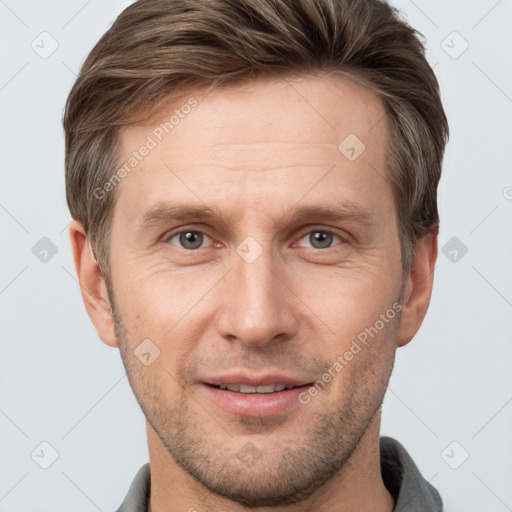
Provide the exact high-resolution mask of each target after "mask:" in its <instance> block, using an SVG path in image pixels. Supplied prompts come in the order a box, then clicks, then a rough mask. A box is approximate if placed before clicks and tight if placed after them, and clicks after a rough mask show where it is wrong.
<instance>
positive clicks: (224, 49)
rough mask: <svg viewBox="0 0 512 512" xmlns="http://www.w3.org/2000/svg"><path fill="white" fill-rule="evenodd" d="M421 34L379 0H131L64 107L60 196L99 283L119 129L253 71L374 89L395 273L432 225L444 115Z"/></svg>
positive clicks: (105, 260)
mask: <svg viewBox="0 0 512 512" xmlns="http://www.w3.org/2000/svg"><path fill="white" fill-rule="evenodd" d="M418 36H421V34H419V33H418V32H417V31H416V30H414V29H413V28H411V27H410V26H409V25H407V24H406V23H405V22H404V21H402V20H401V19H400V16H399V13H398V12H397V11H396V10H395V9H394V8H392V7H391V6H389V5H388V4H387V3H385V2H384V1H381V0H139V1H137V2H135V3H133V4H132V5H130V6H129V7H128V8H127V9H125V10H124V11H123V12H122V13H121V15H120V16H119V17H118V18H117V19H116V20H115V22H114V23H113V25H112V27H111V28H110V29H109V30H108V31H107V32H106V33H105V34H104V35H103V37H102V38H101V39H100V41H99V42H98V43H97V44H96V46H95V47H94V48H93V50H92V51H91V53H90V54H89V56H88V58H87V59H86V61H85V62H84V64H83V66H82V69H81V71H80V74H79V76H78V78H77V80H76V82H75V84H74V86H73V88H72V90H71V92H70V94H69V97H68V100H67V103H66V108H65V112H64V119H63V124H64V130H65V134H66V195H67V202H68V206H69V209H70V211H71V215H72V216H73V218H74V219H76V220H79V221H80V222H81V223H82V225H83V226H84V229H85V231H86V233H87V236H88V238H89V240H90V241H91V243H92V246H93V247H94V250H95V254H96V257H97V260H98V263H99V265H100V268H101V270H102V273H103V276H104V278H105V279H106V281H107V283H108V282H109V281H110V265H109V240H110V228H111V220H112V213H113V207H114V204H115V198H116V190H117V189H116V190H114V191H113V192H112V193H109V194H107V195H105V197H102V198H101V199H98V197H97V194H95V193H94V191H95V190H97V188H98V187H101V186H102V185H103V184H104V183H105V182H106V181H108V180H109V178H111V177H112V176H113V175H114V173H115V171H116V169H117V165H118V161H117V160H118V158H117V156H118V155H117V151H118V146H119V131H120V128H121V127H123V126H130V125H135V124H138V123H141V122H143V121H145V120H148V119H150V118H151V116H152V115H153V114H154V113H155V112H156V111H157V110H158V108H159V107H161V106H162V105H163V104H164V103H167V102H168V101H169V99H170V98H172V97H174V96H178V95H179V94H180V93H181V94H184V93H186V92H187V91H189V90H192V89H196V88H211V87H216V86H218V85H221V84H233V83H235V82H243V81H248V80H251V79H253V78H256V77H260V76H276V75H277V76H285V75H305V76H311V75H315V74H320V73H327V74H329V75H332V74H339V75H340V76H344V77H345V78H349V79H351V80H354V81H355V82H356V83H358V84H360V85H361V86H363V87H365V88H367V89H369V90H371V91H373V92H374V93H375V94H377V95H378V96H379V97H380V99H381V101H382V102H383V104H384V106H385V109H386V112H387V120H388V122H389V127H390V137H389V140H388V144H387V154H386V157H387V169H386V177H387V179H388V180H389V183H390V185H391V188H392V190H393V194H394V201H395V205H396V211H397V218H398V229H399V233H400V244H401V251H402V266H403V270H404V272H406V271H409V270H410V269H411V268H412V264H413V258H414V246H415V243H416V240H417V239H418V238H420V237H422V236H424V235H426V234H429V233H435V234H437V232H438V228H439V215H438V211H437V186H438V183H439V179H440V176H441V165H442V159H443V154H444V148H445V144H446V141H447V139H448V123H447V119H446V116H445V113H444V110H443V106H442V103H441V99H440V94H439V85H438V82H437V80H436V77H435V75H434V72H433V70H432V68H431V67H430V66H429V64H428V62H427V60H426V58H425V55H424V47H423V44H422V42H421V41H420V38H419V37H418Z"/></svg>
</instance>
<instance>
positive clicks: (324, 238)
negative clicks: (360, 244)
mask: <svg viewBox="0 0 512 512" xmlns="http://www.w3.org/2000/svg"><path fill="white" fill-rule="evenodd" d="M304 238H306V240H307V241H308V242H309V243H310V244H311V245H310V247H312V248H313V249H328V248H329V247H330V246H331V244H332V241H333V239H334V238H337V239H338V240H340V241H341V242H344V240H343V239H342V238H341V237H340V236H339V235H337V234H335V233H333V232H332V231H329V230H325V229H314V230H313V231H309V232H308V233H305V234H304V235H302V237H301V240H302V239H304Z"/></svg>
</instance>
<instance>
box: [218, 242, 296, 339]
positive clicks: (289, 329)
mask: <svg viewBox="0 0 512 512" xmlns="http://www.w3.org/2000/svg"><path fill="white" fill-rule="evenodd" d="M286 281H287V278H286V276H285V275H284V271H283V269H282V268H281V267H280V266H276V265H275V264H273V262H272V258H271V256H270V254H269V251H264V252H263V253H262V254H260V255H259V256H258V257H257V258H256V260H254V261H252V262H249V261H246V260H245V259H244V258H243V257H240V256H239V255H238V254H235V255H234V268H233V269H232V270H231V271H230V272H229V273H228V274H227V275H226V277H225V279H224V282H223V286H222V291H221V293H222V297H223V299H222V304H223V307H222V308H219V315H220V316H219V319H218V322H217V328H218V330H219V333H220V334H221V335H222V336H223V337H224V338H226V339H229V340H231V341H233V340H235V339H237V340H240V341H241V342H243V343H244V344H245V345H247V346H254V347H256V346H264V345H266V344H267V343H269V342H272V341H277V339H279V340H285V339H289V338H290V337H293V336H294V334H295V333H296V329H297V320H296V314H297V311H294V303H295V304H296V303H298V302H299V301H298V300H297V298H296V297H295V295H294V294H293V290H291V289H290V287H289V284H288V283H287V282H286Z"/></svg>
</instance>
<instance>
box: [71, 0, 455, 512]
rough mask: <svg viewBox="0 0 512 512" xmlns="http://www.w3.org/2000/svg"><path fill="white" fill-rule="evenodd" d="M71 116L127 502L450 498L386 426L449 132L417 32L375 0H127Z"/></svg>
mask: <svg viewBox="0 0 512 512" xmlns="http://www.w3.org/2000/svg"><path fill="white" fill-rule="evenodd" d="M64 127H65V131H66V187H67V199H68V205H69V207H70V210H71V213H72V215H73V218H74V219H75V220H74V222H73V223H72V225H71V227H70V236H71V243H72V247H73V252H74V259H75V266H76V269H77V273H78V277H79V280H80V285H81V289H82V296H83V300H84V303H85V306H86V308H87V311H88V314H89V315H90V317H91V320H92V321H93V323H94V325H95V327H96V329H97V331H98V335H99V336H100V338H101V339H102V340H103V341H104V342H105V343H106V344H107V345H110V346H112V347H119V349H120V351H121V356H122V359H123V363H124V365H125V368H126V372H127V375H128V378H129V381H130V384H131V386H132V388H133V391H134V393H135V396H136V397H137V400H138V402H139V404H140V406H141V408H142V410H143V412H144V414H145V416H146V419H147V436H148V448H149V458H150V461H149V464H147V465H145V466H144V467H143V468H141V470H140V471H139V473H138V474H137V475H136V478H135V480H134V482H133V484H132V486H131V488H130V490H129V492H128V495H127V497H126V499H125V500H124V502H123V504H122V505H121V508H120V509H119V510H120V511H122V512H135V511H151V512H175V511H189V512H191V511H203V510H209V511H243V510H249V509H255V510H265V511H271V510H272V511H274V510H275V511H277V510H287V511H297V512H304V511H327V510H336V511H338V512H347V511H349V510H350V511H355V510H357V511H368V512H369V511H372V512H373V511H382V512H390V511H392V510H394V511H406V510H407V511H408V510H411V511H416V512H417V511H440V510H442V501H441V498H440V496H439V493H438V492H437V491H436V490H435V489H434V488H433V487H432V486H431V485H430V484H429V483H428V482H426V481H425V480H424V478H423V477H422V476H421V474H420V472H419V471H418V469H417V467H416V465H415V464H414V462H413V461H412V459H411V458H410V456H409V455H408V453H407V452H406V450H405V448H404V447H403V446H402V445H401V444H400V443H398V441H395V440H394V439H392V438H388V437H382V438H380V437H379V430H380V418H381V405H382V401H383V397H384V394H385V391H386V387H387V384H388V381H389V377H390V375H391V371H392V368H393V363H394V357H395V352H396V349H397V348H398V347H401V346H403V345H405V344H407V343H408V342H409V341H410V340H411V339H412V338H413V337H414V335H415V333H416V332H417V330H418V329H419V327H420V325H421V323H422V321H423V319H424V317H425V314H426V311H427V309H428V304H429V300H430V296H431V291H432V284H433V269H434V264H435V261H436V258H437V233H438V224H439V218H438V212H437V198H436V191H437V185H438V181H439V178H440V173H441V162H442V157H443V152H444V147H445V143H446V140H447V136H448V126H447V121H446V117H445V114H444V111H443V108H442V104H441V101H440V97H439V90H438V84H437V81H436V78H435V76H434V74H433V72H432V69H431V68H430V67H429V65H428V63H427V61H426V59H425V57H424V50H423V46H422V45H421V43H420V41H419V40H418V38H417V35H416V33H415V31H414V30H413V29H411V28H410V27H408V26H407V25H406V24H404V22H402V21H400V19H399V18H398V16H397V14H396V12H395V11H393V10H392V9H391V8H390V7H389V6H388V5H387V4H385V3H383V2H381V1H378V0H365V1H361V0H293V1H292V0H173V1H171V0H169V1H158V0H140V1H138V2H135V3H134V4H132V5H131V6H130V7H128V8H127V9H126V10H125V11H124V12H123V13H122V14H121V15H120V16H119V18H118V19H117V20H116V21H115V23H114V24H113V26H112V27H111V28H110V29H109V31H108V32H107V33H106V34H105V35H104V36H103V37H102V38H101V40H100V41H99V42H98V44H97V45H96V47H95V48H94V49H93V50H92V52H91V54H90V55H89V57H88V59H87V60H86V62H85V63H84V66H83V68H82V70H81V72H80V75H79V77H78V79H77V82H76V84H75V85H74V87H73V89H72V91H71V93H70V96H69V98H68V103H67V105H66V112H65V118H64Z"/></svg>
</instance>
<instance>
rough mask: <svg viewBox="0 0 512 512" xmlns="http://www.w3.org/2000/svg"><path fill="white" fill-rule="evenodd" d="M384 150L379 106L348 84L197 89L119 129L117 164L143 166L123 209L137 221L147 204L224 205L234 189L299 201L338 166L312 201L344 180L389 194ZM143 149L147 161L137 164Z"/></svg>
mask: <svg viewBox="0 0 512 512" xmlns="http://www.w3.org/2000/svg"><path fill="white" fill-rule="evenodd" d="M386 142H387V122H386V115H385V109H384V106H383V105H382V102H381V101H380V99H379V98H378V97H377V96H376V95H375V94H374V93H372V92H370V91H368V90H366V89H364V88H362V87H360V86H358V85H356V84H354V83H352V82H350V81H348V80H347V79H345V78H340V77H334V76H331V77H309V78H294V79H292V78H280V79H259V80H256V81H252V82H247V83H244V84H240V85H236V86H222V87H218V88H216V89H213V90H212V91H210V92H206V93H205V92H204V91H191V92H190V93H189V94H184V95H183V96H182V97H179V98H174V99H173V101H172V103H170V104H168V105H167V106H166V107H165V108H163V109H161V111H159V113H158V115H157V116H155V117H154V118H153V119H152V120H151V121H150V122H148V123H145V125H144V126H132V127H128V128H125V129H123V130H122V131H121V144H120V149H121V151H120V164H121V165H123V164H126V162H128V160H129V159H132V160H133V159H134V158H138V160H137V161H136V162H135V165H134V166H133V168H132V169H128V167H127V170H129V172H127V173H125V174H126V177H124V178H123V179H122V181H121V182H120V184H119V186H120V190H119V191H118V193H119V194H118V199H117V201H118V202H121V204H124V205H125V206H126V205H127V204H129V205H130V211H129V215H130V216H133V217H135V216H136V215H137V214H139V213H142V211H143V209H144V207H145V206H146V205H147V204H148V203H152V202H153V203H154V202H157V201H162V200H166V199H169V200H172V199H173V198H174V197H175V196H178V195H181V196H183V195H184V194H185V195H186V196H187V197H188V198H189V199H190V200H193V201H195V202H197V201H198V199H199V200H200V199H202V198H205V199H213V197H215V196H217V197H218V196H219V194H220V196H223V197H226V194H227V193H228V192H229V190H226V188H227V187H228V188H231V187H232V192H233V195H234V196H233V197H234V198H236V197H237V194H238V197H239V198H241V195H240V194H241V193H242V189H243V191H244V192H246V191H247V189H248V188H250V189H251V191H252V195H253V196H256V195H258V194H260V195H265V196H268V194H269V192H272V191H273V192H275V193H276V194H277V193H278V192H284V190H285V189H286V191H287V193H289V191H290V187H291V188H292V189H293V188H296V189H297V191H296V192H297V193H296V194H295V196H294V197H293V198H292V197H291V196H290V198H291V199H293V200H296V199H297V198H298V196H300V194H302V193H303V191H304V186H309V187H311V186H312V185H313V182H314V180H316V179H317V178H318V177H319V176H320V175H324V174H325V173H326V171H328V170H329V169H330V168H332V167H333V166H335V167H336V171H337V172H336V173H329V176H327V177H326V178H325V179H323V183H322V185H323V189H321V188H320V187H318V190H314V191H312V196H311V197H314V194H315V193H317V194H318V193H320V191H321V190H323V194H324V195H325V194H328V195H333V190H334V187H336V186H338V185H339V184H340V183H341V181H343V180H345V184H346V185H347V186H346V187H345V188H346V190H347V193H350V187H349V186H348V182H347V181H346V180H347V179H349V180H350V186H351V187H352V188H354V187H356V188H357V186H358V185H362V186H363V188H368V187H371V186H377V187H382V186H383V184H382V181H383V176H384V171H385V145H386ZM144 146H146V147H150V149H149V150H144V151H143V152H144V156H143V157H141V156H140V154H139V155H138V156H137V157H134V156H133V155H134V153H140V152H141V151H140V150H141V149H142V148H143V147H144ZM304 180H306V181H304ZM312 180H313V181H312ZM340 180H341V181H340ZM300 183H302V185H300ZM281 184H282V188H281V190H280V185H281ZM187 189H188V190H187ZM178 190H179V191H180V192H178ZM200 196H201V197H200ZM116 208H117V207H116Z"/></svg>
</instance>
